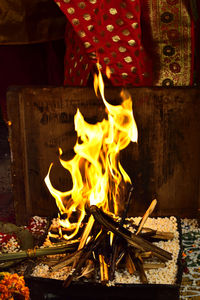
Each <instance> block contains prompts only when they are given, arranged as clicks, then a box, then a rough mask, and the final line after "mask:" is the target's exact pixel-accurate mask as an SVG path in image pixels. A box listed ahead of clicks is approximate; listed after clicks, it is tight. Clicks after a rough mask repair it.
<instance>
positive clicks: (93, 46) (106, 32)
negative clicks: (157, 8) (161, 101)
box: [55, 0, 152, 86]
mask: <svg viewBox="0 0 200 300" xmlns="http://www.w3.org/2000/svg"><path fill="white" fill-rule="evenodd" d="M55 1H56V3H57V4H58V5H59V7H60V9H61V10H62V11H63V12H64V14H65V15H66V17H67V19H68V20H69V21H70V23H71V25H69V26H67V30H66V37H65V38H66V59H65V69H66V72H65V81H64V83H65V84H67V85H85V84H86V82H87V79H88V76H89V74H90V71H91V70H92V68H93V67H94V66H95V63H96V62H97V59H98V61H99V63H100V65H101V71H102V73H103V74H105V72H106V67H107V66H108V67H109V69H110V72H111V78H110V80H111V82H112V84H113V85H128V84H131V85H136V86H138V85H140V86H141V85H151V84H152V74H151V61H150V59H149V58H148V56H147V53H146V51H145V50H144V48H143V43H142V36H141V26H140V16H141V9H140V0H131V1H122V0H106V1H100V0H88V1H85V0H82V1H81V0H80V1H77V0H55ZM74 31H75V33H76V34H74Z"/></svg>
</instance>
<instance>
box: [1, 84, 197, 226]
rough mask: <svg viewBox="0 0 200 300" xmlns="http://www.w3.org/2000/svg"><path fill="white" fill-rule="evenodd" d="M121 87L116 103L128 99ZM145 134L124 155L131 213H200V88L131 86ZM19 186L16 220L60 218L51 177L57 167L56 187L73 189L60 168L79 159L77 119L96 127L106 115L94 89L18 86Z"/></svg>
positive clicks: (14, 125)
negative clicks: (80, 117) (155, 201)
mask: <svg viewBox="0 0 200 300" xmlns="http://www.w3.org/2000/svg"><path fill="white" fill-rule="evenodd" d="M120 90H121V89H119V88H107V89H106V98H107V100H108V101H109V102H110V103H119V102H120V97H119V93H120ZM128 90H129V92H130V93H131V95H132V99H133V109H134V115H135V119H136V122H137V126H138V131H139V141H138V144H135V143H134V144H133V143H131V144H130V145H129V146H128V148H127V149H125V150H124V151H123V153H122V154H121V160H122V165H123V166H124V168H125V170H126V171H127V173H128V174H129V175H130V177H131V179H132V182H133V183H134V186H135V196H134V201H133V202H132V205H131V207H130V211H129V215H138V214H139V215H141V214H143V212H144V211H145V210H146V208H147V207H148V205H149V203H150V202H151V200H152V199H153V198H154V197H156V198H157V199H158V205H157V209H156V211H155V214H156V215H179V216H196V215H197V214H198V211H199V208H200V203H199V182H200V168H199V167H200V90H199V89H197V88H156V87H155V88H129V89H128ZM7 105H8V116H9V120H10V121H11V126H10V127H9V132H10V146H11V153H12V181H13V192H14V202H15V212H16V219H17V222H18V223H24V222H26V220H27V219H28V218H29V217H30V216H32V215H40V216H53V215H54V214H56V213H57V207H56V205H55V201H54V199H53V197H52V196H51V195H50V194H49V192H48V190H47V188H46V186H45V184H44V177H45V176H46V174H47V172H48V168H49V165H50V163H51V162H54V166H53V169H52V172H51V179H52V183H53V184H54V186H55V187H57V188H59V189H61V190H63V191H64V190H66V189H68V188H69V187H70V186H71V178H70V176H69V174H66V172H65V170H64V169H63V168H62V167H61V166H60V164H59V161H58V147H61V148H62V149H63V151H64V153H63V158H64V159H71V158H72V157H73V146H74V144H75V141H76V133H75V131H74V124H73V119H74V115H75V113H76V110H77V108H79V109H80V111H81V113H82V114H83V116H84V117H85V119H86V120H88V121H89V122H93V123H95V122H96V121H100V120H102V119H103V117H104V106H103V103H102V100H101V99H98V98H96V96H95V95H94V91H93V89H92V88H71V87H65V88H64V87H41V88H40V87H13V88H11V89H10V90H9V91H8V94H7Z"/></svg>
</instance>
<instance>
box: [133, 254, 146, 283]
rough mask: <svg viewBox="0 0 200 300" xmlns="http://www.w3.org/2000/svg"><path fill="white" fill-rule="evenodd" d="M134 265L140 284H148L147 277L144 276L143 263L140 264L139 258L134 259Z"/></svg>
mask: <svg viewBox="0 0 200 300" xmlns="http://www.w3.org/2000/svg"><path fill="white" fill-rule="evenodd" d="M134 264H135V267H136V270H137V271H138V273H139V276H140V280H141V282H142V283H144V284H146V283H148V279H147V276H146V274H145V271H144V267H143V263H142V262H141V260H140V259H139V258H135V259H134Z"/></svg>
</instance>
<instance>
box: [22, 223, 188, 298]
mask: <svg viewBox="0 0 200 300" xmlns="http://www.w3.org/2000/svg"><path fill="white" fill-rule="evenodd" d="M133 220H134V224H135V222H138V220H140V221H141V218H135V219H133V218H131V219H129V220H128V222H127V221H126V223H129V224H133ZM152 224H154V226H155V227H158V228H159V229H160V228H162V227H163V226H165V227H166V224H171V227H170V230H172V229H173V231H174V233H175V232H177V233H175V236H176V239H175V240H176V241H177V242H175V241H174V242H173V243H172V244H171V249H170V250H172V253H173V256H174V258H173V263H170V264H171V266H169V265H168V267H164V266H161V265H160V266H159V267H157V266H155V265H154V266H153V265H151V266H152V267H153V268H154V267H155V268H156V270H155V269H151V271H147V269H146V267H145V265H146V266H147V265H148V264H145V263H144V269H145V272H147V277H148V280H149V282H150V283H149V284H144V283H141V282H140V279H139V278H140V275H139V274H137V275H136V276H134V275H130V274H128V271H125V272H124V270H123V271H120V270H117V274H116V278H115V280H114V281H110V282H107V285H105V284H104V283H103V284H102V279H101V277H100V273H101V272H100V271H99V270H98V271H99V272H98V275H97V272H95V276H92V277H91V278H89V279H88V278H86V277H87V276H86V277H85V278H84V277H83V276H80V277H81V278H78V279H76V280H74V281H73V282H72V283H71V284H70V285H69V286H68V287H67V289H66V288H65V287H64V285H65V283H66V278H67V275H66V269H65V268H64V265H65V262H66V258H63V257H62V258H60V259H59V260H58V261H57V262H56V263H55V258H54V259H53V257H52V258H51V259H49V260H48V259H47V260H45V259H44V260H39V261H37V263H34V264H33V265H32V266H30V267H29V269H28V270H27V272H26V276H25V278H26V282H27V284H28V285H29V287H30V290H31V294H32V295H33V296H34V297H35V298H36V297H37V298H38V297H41V298H39V299H51V297H52V295H54V297H60V298H59V299H62V297H65V299H78V298H79V297H81V298H83V299H86V298H89V299H93V297H94V296H93V295H94V294H95V298H96V299H100V298H101V299H107V298H108V297H109V298H111V299H114V298H115V299H169V298H167V297H171V298H172V299H179V288H180V283H181V276H182V269H181V263H180V261H181V230H180V221H179V219H176V218H174V217H171V218H158V219H155V218H149V219H148V221H147V225H148V226H149V225H150V226H152ZM156 224H160V226H157V225H156ZM172 224H173V225H172ZM176 226H177V229H176ZM129 228H130V227H129ZM162 243H164V244H165V243H169V242H162ZM162 246H163V245H162ZM177 246H178V247H177ZM165 247H169V245H168V246H165ZM168 249H169V248H168ZM87 253H88V252H87V251H86V252H85V255H87ZM70 257H71V255H70ZM143 259H144V258H143ZM51 260H53V261H51ZM144 262H145V259H144ZM151 264H152V262H151ZM122 265H123V268H124V266H125V265H126V267H128V265H127V261H125V260H124V262H123V264H122ZM156 265H158V261H157V262H156ZM96 266H97V264H96ZM148 267H150V266H148ZM173 267H174V268H175V270H174V271H173V272H174V273H173V272H172V270H170V268H173ZM59 268H63V269H62V272H61V273H62V274H59ZM98 268H99V267H98ZM128 268H129V271H130V267H128ZM150 268H151V267H150ZM159 268H160V270H161V271H160V270H159ZM47 269H49V271H47ZM54 270H57V271H58V274H59V275H57V278H59V277H60V278H65V280H61V279H52V278H53V276H55V278H56V275H53V273H52V271H54ZM63 270H64V271H63ZM96 271H97V270H96ZM170 272H171V273H173V276H174V278H173V276H172V275H171V274H170ZM54 274H55V272H54ZM71 274H73V273H71ZM156 274H157V275H156ZM165 274H166V276H165ZM63 275H64V276H63ZM74 275H75V274H74ZM48 277H49V278H48ZM95 277H96V278H95ZM161 277H165V278H163V279H162V278H161ZM170 277H171V279H169V278H170ZM163 282H165V283H163ZM166 282H168V284H166ZM68 283H69V277H68ZM41 289H42V291H43V292H42V295H41ZM96 295H97V297H96ZM42 297H44V298H42ZM45 297H49V298H45ZM98 297H99V298H98ZM35 298H33V299H35ZM55 299H57V298H55Z"/></svg>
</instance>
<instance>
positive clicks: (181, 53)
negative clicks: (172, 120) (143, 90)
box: [149, 0, 194, 86]
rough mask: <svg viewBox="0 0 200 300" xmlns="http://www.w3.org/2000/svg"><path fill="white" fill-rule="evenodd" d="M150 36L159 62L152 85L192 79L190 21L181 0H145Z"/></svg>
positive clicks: (187, 83)
mask: <svg viewBox="0 0 200 300" xmlns="http://www.w3.org/2000/svg"><path fill="white" fill-rule="evenodd" d="M149 9H150V22H151V28H152V36H153V40H154V42H155V44H156V46H157V49H156V50H157V52H158V56H159V59H160V61H159V63H158V67H157V72H159V76H157V78H158V79H157V81H156V82H155V83H154V85H159V86H160V85H162V86H174V85H175V86H183V85H190V84H191V83H192V75H193V74H192V73H193V37H194V35H193V23H192V20H191V17H190V14H189V11H188V8H187V7H186V6H185V4H184V1H183V0H163V1H160V0H149Z"/></svg>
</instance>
